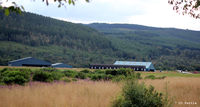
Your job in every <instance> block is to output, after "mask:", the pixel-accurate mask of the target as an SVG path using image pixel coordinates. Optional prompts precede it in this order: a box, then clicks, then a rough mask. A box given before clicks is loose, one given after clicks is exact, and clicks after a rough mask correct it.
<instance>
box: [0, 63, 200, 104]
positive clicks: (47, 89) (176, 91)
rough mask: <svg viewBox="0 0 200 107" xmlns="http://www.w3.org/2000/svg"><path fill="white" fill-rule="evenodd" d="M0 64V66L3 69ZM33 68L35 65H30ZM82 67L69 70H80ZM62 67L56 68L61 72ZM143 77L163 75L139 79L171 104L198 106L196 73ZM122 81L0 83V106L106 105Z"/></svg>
mask: <svg viewBox="0 0 200 107" xmlns="http://www.w3.org/2000/svg"><path fill="white" fill-rule="evenodd" d="M3 68H4V67H0V69H3ZM30 69H31V70H35V69H38V68H30ZM83 69H84V68H74V69H70V70H76V71H80V70H83ZM63 70H66V69H59V71H63ZM140 73H141V76H142V77H143V78H144V77H146V76H149V75H154V76H157V77H159V76H166V78H165V79H155V80H151V79H141V80H139V81H140V82H144V83H145V84H146V85H147V86H148V85H153V86H154V87H155V89H156V90H157V91H159V92H163V93H165V91H166V90H167V92H168V95H169V96H170V97H172V98H173V99H174V100H173V102H174V103H175V105H174V106H175V107H188V106H191V107H199V106H200V74H181V73H177V72H140ZM122 86H123V82H118V83H117V82H111V80H110V81H91V80H89V79H82V80H81V79H78V81H76V82H75V81H74V82H70V83H64V82H63V81H60V82H52V83H42V82H32V81H31V82H29V83H27V84H26V85H25V86H18V85H13V86H0V99H1V101H0V106H1V107H35V106H38V105H39V106H40V107H96V106H97V107H109V106H111V104H112V101H113V100H114V99H115V98H116V96H117V95H119V94H120V92H121V90H122Z"/></svg>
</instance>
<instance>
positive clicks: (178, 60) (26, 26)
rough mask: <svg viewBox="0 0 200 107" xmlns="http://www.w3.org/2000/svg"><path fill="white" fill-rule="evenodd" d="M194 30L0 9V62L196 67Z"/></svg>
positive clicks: (199, 50)
mask: <svg viewBox="0 0 200 107" xmlns="http://www.w3.org/2000/svg"><path fill="white" fill-rule="evenodd" d="M199 34H200V32H197V31H189V30H180V29H163V28H154V27H146V26H140V25H121V24H117V25H115V24H113V25H110V24H90V25H82V24H74V23H70V22H65V21H59V20H56V19H52V18H49V17H44V16H40V15H36V14H32V13H23V14H22V15H18V14H15V13H11V14H10V15H9V16H5V15H4V13H3V12H0V65H7V62H8V61H11V60H15V59H18V58H23V57H29V56H32V57H35V58H39V59H43V60H46V61H50V62H51V63H57V62H62V63H66V64H70V65H72V66H74V67H87V66H88V65H89V64H91V63H102V64H111V63H113V62H114V61H116V60H131V61H133V60H134V61H152V62H153V63H154V64H155V67H156V69H167V70H170V69H187V70H199V68H200V38H199Z"/></svg>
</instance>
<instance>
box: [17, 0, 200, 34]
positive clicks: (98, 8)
mask: <svg viewBox="0 0 200 107" xmlns="http://www.w3.org/2000/svg"><path fill="white" fill-rule="evenodd" d="M15 1H16V2H17V4H18V5H23V6H24V8H25V11H27V12H32V13H36V14H40V15H44V16H48V17H52V18H56V19H60V20H64V21H69V22H74V23H84V24H88V23H94V22H98V23H122V24H139V25H146V26H153V27H167V28H169V27H170V28H181V29H189V30H198V31H200V19H194V18H192V17H190V16H188V15H184V16H183V15H179V14H178V13H176V12H175V11H174V10H173V7H172V6H171V5H169V4H168V0H90V2H89V3H87V2H85V1H84V0H77V1H76V5H74V6H73V5H67V4H66V5H65V6H64V7H61V8H58V3H53V2H50V4H49V5H48V6H46V4H45V2H42V0H15Z"/></svg>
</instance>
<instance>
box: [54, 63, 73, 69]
mask: <svg viewBox="0 0 200 107" xmlns="http://www.w3.org/2000/svg"><path fill="white" fill-rule="evenodd" d="M51 66H52V67H58V68H72V66H71V65H67V64H63V63H55V64H51Z"/></svg>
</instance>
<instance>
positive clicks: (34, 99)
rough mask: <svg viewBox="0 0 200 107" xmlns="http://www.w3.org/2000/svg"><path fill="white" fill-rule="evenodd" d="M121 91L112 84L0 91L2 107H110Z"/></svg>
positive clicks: (36, 85) (37, 85)
mask: <svg viewBox="0 0 200 107" xmlns="http://www.w3.org/2000/svg"><path fill="white" fill-rule="evenodd" d="M120 90H121V85H119V84H117V83H112V82H103V81H102V82H89V81H78V82H72V83H67V84H64V83H53V84H45V83H33V85H28V86H18V87H16V86H15V87H12V88H8V87H4V88H0V99H1V101H0V105H1V107H108V106H110V104H111V101H112V100H113V98H114V97H115V96H116V95H117V93H119V92H120Z"/></svg>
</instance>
